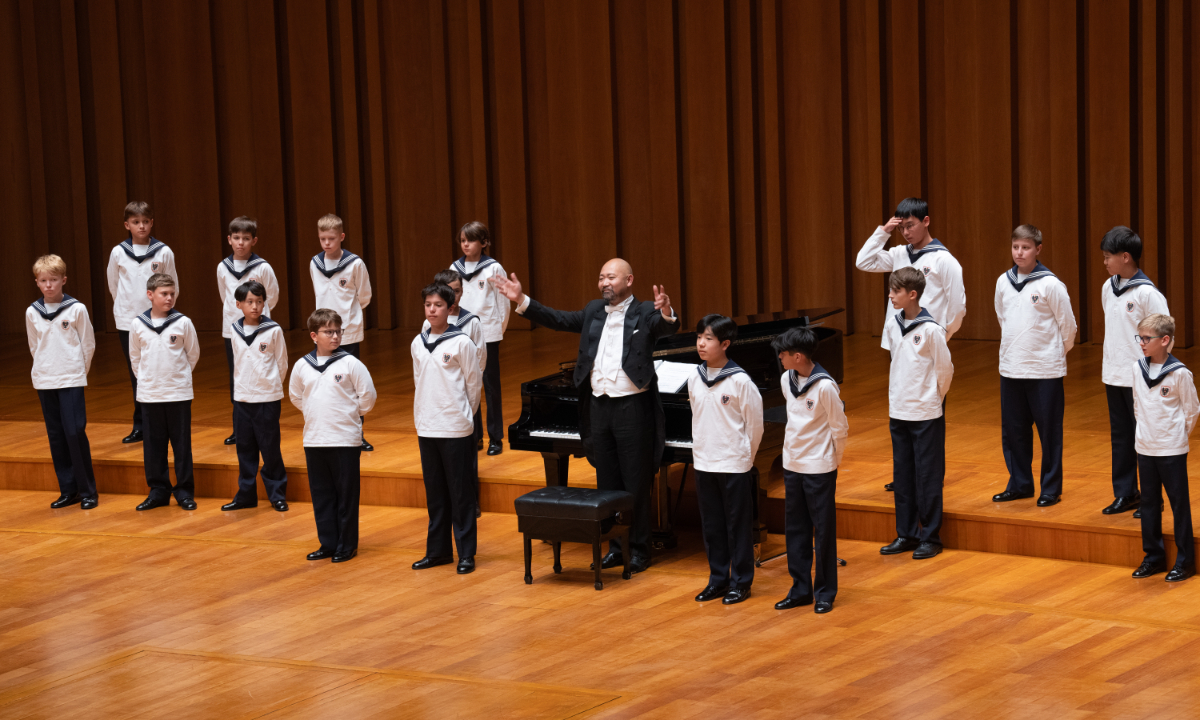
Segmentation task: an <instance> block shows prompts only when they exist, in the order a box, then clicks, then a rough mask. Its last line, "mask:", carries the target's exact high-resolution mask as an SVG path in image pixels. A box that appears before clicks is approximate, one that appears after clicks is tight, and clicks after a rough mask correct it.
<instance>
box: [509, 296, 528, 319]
mask: <svg viewBox="0 0 1200 720" xmlns="http://www.w3.org/2000/svg"><path fill="white" fill-rule="evenodd" d="M504 299H505V300H507V299H508V298H504ZM528 309H529V296H528V295H522V296H521V302H519V303H517V308H516V310H517V314H518V315H524V314H525V311H526V310H528Z"/></svg>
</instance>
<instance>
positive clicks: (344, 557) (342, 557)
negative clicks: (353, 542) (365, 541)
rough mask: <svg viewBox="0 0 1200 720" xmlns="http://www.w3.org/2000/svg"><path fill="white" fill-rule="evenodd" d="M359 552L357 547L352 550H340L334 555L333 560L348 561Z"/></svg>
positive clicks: (336, 561)
mask: <svg viewBox="0 0 1200 720" xmlns="http://www.w3.org/2000/svg"><path fill="white" fill-rule="evenodd" d="M357 554H358V550H357V549H356V550H351V551H350V552H340V553H337V554H336V555H334V556H333V562H335V563H338V562H346V561H347V560H349V559H350V558H352V557H354V556H355V555H357Z"/></svg>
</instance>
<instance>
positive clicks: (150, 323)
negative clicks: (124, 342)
mask: <svg viewBox="0 0 1200 720" xmlns="http://www.w3.org/2000/svg"><path fill="white" fill-rule="evenodd" d="M151 312H152V311H151V310H147V311H146V312H144V313H142V314H141V315H138V320H141V321H142V322H143V323H145V325H146V327H148V328H150V329H151V330H153V331H154V332H156V333H158V334H159V335H162V333H163V330H166V329H167V328H168V327H170V326H171V323H173V322H175V321H176V320H178V319H179V318H181V317H183V313H181V312H179V311H178V310H175V309H172V310H171V312H169V313H167V317H166V319H164V320H163V324H162V325H155V324H154V318H153V317H152V316H151V315H150V313H151Z"/></svg>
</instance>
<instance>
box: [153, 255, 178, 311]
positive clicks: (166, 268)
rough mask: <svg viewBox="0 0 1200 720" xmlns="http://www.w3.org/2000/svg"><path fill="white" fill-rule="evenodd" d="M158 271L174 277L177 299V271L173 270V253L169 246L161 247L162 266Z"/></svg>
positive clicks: (176, 297) (176, 296)
mask: <svg viewBox="0 0 1200 720" xmlns="http://www.w3.org/2000/svg"><path fill="white" fill-rule="evenodd" d="M158 271H159V272H161V273H163V274H165V275H170V276H171V277H172V278H174V279H175V299H176V300H178V299H179V273H178V272H176V271H175V253H174V252H173V251H172V250H171V248H163V259H162V267H160V268H159V269H158Z"/></svg>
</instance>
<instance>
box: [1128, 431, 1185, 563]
mask: <svg viewBox="0 0 1200 720" xmlns="http://www.w3.org/2000/svg"><path fill="white" fill-rule="evenodd" d="M1137 464H1138V471H1139V472H1140V473H1141V475H1142V505H1141V511H1142V550H1143V551H1144V552H1145V553H1146V560H1147V561H1149V562H1152V563H1165V562H1166V561H1167V551H1166V548H1164V547H1163V529H1162V510H1161V508H1162V491H1163V490H1164V489H1165V490H1166V491H1167V499H1168V500H1169V501H1170V502H1171V516H1172V517H1173V518H1174V519H1175V547H1176V548H1177V549H1178V550H1179V554H1178V555H1176V556H1175V567H1177V568H1187V569H1189V570H1194V569H1195V568H1196V551H1195V542H1194V537H1193V535H1192V506H1191V500H1190V498H1189V497H1188V472H1187V453H1184V454H1182V455H1167V456H1156V455H1140V454H1139V455H1138V456H1137Z"/></svg>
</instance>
